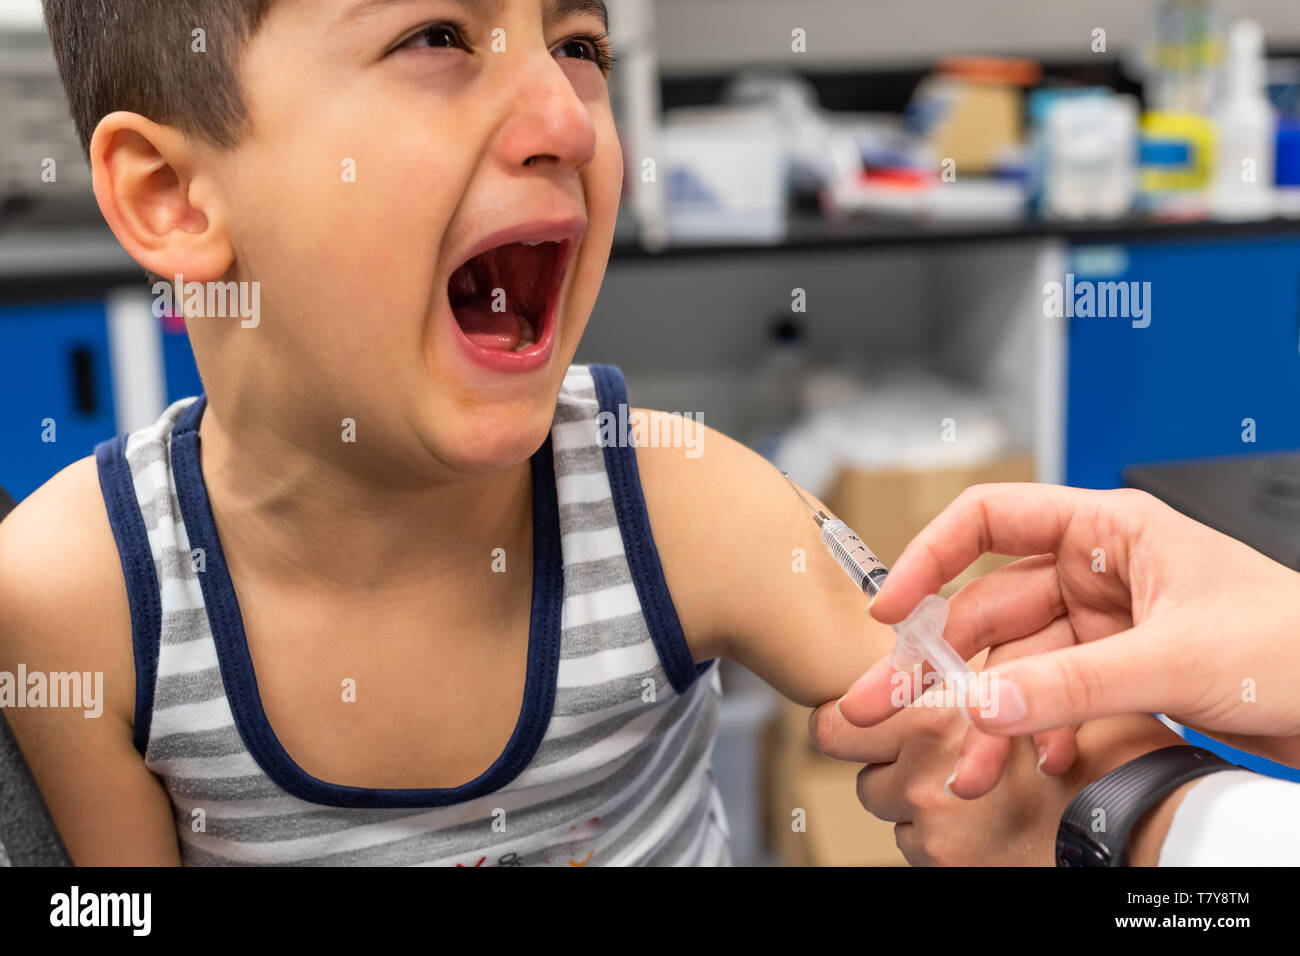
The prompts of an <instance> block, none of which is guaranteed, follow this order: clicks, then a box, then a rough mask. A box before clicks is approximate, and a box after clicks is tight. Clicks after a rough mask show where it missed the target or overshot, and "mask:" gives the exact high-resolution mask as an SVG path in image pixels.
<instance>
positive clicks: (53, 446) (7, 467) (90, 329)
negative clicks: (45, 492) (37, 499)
mask: <svg viewBox="0 0 1300 956" xmlns="http://www.w3.org/2000/svg"><path fill="white" fill-rule="evenodd" d="M0 409H3V414H0V485H2V486H3V487H4V488H5V489H6V490H7V491H8V492H9V493H10V494H11V495H13V496H14V498H16V499H18V500H20V501H21V500H22V499H23V498H24V497H26V496H27V495H29V494H31V493H32V492H33V491H34V490H36V489H37V488H38V487H40V486H41V485H42V484H43V483H44V482H45V481H46V480H47V479H49V478H50V476H52V475H53V474H54V473H55V472H57V471H59V470H60V469H61V468H64V467H65V466H67V465H70V464H71V463H72V462H74V461H76V460H77V459H78V458H82V457H84V456H86V455H89V454H90V453H91V452H93V451H94V448H95V445H96V444H97V443H98V442H100V441H102V440H104V439H105V438H111V437H112V436H113V434H114V430H115V425H114V415H113V381H112V372H111V369H110V363H109V352H108V329H107V325H106V321H105V311H104V304H103V302H100V301H92V302H83V303H59V304H57V305H33V306H21V307H12V306H7V307H0ZM47 420H52V421H53V423H54V426H53V438H54V439H55V440H54V441H46V440H44V439H45V438H48V437H50V432H49V429H48V427H47V426H46V425H45V424H43V423H44V422H46V421H47Z"/></svg>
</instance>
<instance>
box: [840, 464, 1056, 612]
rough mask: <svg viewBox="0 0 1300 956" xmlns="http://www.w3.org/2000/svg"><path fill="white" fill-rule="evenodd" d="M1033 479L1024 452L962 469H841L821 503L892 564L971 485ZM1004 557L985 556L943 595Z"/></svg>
mask: <svg viewBox="0 0 1300 956" xmlns="http://www.w3.org/2000/svg"><path fill="white" fill-rule="evenodd" d="M1034 478H1035V470H1034V460H1033V458H1032V457H1030V456H1028V455H1025V456H1017V457H1011V458H1001V459H997V460H994V461H990V462H988V463H987V464H983V465H974V466H970V467H965V468H939V469H932V470H924V471H922V470H913V469H905V468H897V469H883V470H879V471H863V470H857V469H844V470H843V471H841V472H840V473H839V475H838V476H836V478H835V481H834V482H833V483H832V485H831V488H830V491H828V492H827V494H826V496H825V501H826V505H827V507H829V508H830V509H831V511H832V512H833V513H834V515H835V516H836V517H837V518H840V519H841V520H842V521H844V522H846V523H847V524H848V526H849V527H850V528H852V529H853V530H854V531H856V532H857V533H858V534H860V535H862V538H863V540H864V541H866V543H867V547H869V548H871V550H873V551H874V552H875V553H876V556H877V557H878V558H880V560H881V561H884V562H885V566H886V567H890V566H892V565H893V564H894V562H895V561H897V560H898V558H899V555H901V554H902V553H903V549H904V548H905V547H907V544H908V542H910V541H911V540H912V539H913V538H914V537H916V535H917V534H918V533H919V532H920V531H921V529H922V528H924V527H925V526H926V525H927V524H929V523H930V521H931V520H933V519H934V518H935V517H937V516H938V515H939V512H941V511H943V509H944V508H946V507H947V506H948V505H949V504H950V503H951V502H952V500H953V499H954V498H956V497H957V496H958V495H959V494H961V493H962V492H963V491H965V490H966V489H967V488H968V487H970V486H971V485H979V484H984V483H986V482H998V481H1033V480H1034ZM1008 560H1010V559H1008V558H1006V557H1002V556H999V555H985V556H984V557H982V558H980V559H979V560H977V561H976V562H975V563H974V564H973V565H971V567H970V568H969V569H968V570H967V571H966V573H964V574H962V575H961V576H960V577H959V578H957V579H956V580H955V581H954V582H953V583H952V584H951V585H949V586H948V587H947V588H945V589H944V592H943V593H944V594H949V593H951V592H952V591H955V590H956V589H957V588H959V587H960V586H961V585H962V584H964V583H965V582H966V581H968V580H969V579H970V578H972V577H977V576H979V575H981V574H987V573H988V572H989V571H992V570H993V569H994V568H997V567H1000V566H1001V565H1003V564H1006V563H1007V562H1008Z"/></svg>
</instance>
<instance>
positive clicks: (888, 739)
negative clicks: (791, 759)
mask: <svg viewBox="0 0 1300 956" xmlns="http://www.w3.org/2000/svg"><path fill="white" fill-rule="evenodd" d="M913 723H914V720H913V719H912V718H908V717H907V715H906V714H905V713H904V714H900V715H899V719H898V720H896V721H889V722H887V723H884V724H882V725H881V726H879V727H872V728H869V729H864V728H862V727H855V726H853V725H852V724H850V723H849V722H848V721H846V720H845V719H844V717H843V715H842V714H840V712H839V711H838V709H837V708H836V705H835V703H834V702H831V703H827V704H822V705H821V706H820V707H818V708H817V709H816V710H814V711H813V712H812V714H811V715H810V716H809V718H808V734H809V736H810V737H812V742H813V745H814V746H815V747H816V748H817V749H818V750H820V751H821V752H822V753H824V754H825V755H826V756H828V757H833V758H834V759H836V760H847V761H850V762H852V763H893V762H894V761H895V760H897V759H898V754H899V751H901V750H902V748H903V741H904V740H906V739H907V732H908V729H909V728H910V727H911V726H912V724H913Z"/></svg>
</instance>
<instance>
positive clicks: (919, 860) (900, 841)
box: [894, 823, 935, 866]
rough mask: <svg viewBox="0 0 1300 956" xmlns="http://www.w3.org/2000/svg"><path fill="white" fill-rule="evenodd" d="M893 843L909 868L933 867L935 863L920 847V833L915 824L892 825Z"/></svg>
mask: <svg viewBox="0 0 1300 956" xmlns="http://www.w3.org/2000/svg"><path fill="white" fill-rule="evenodd" d="M894 843H895V845H896V846H897V847H898V849H899V852H901V853H902V854H903V859H905V860H906V861H907V862H908V864H909V865H911V866H934V865H935V863H934V861H933V860H932V859H930V856H929V854H928V853H926V852H925V848H924V847H923V846H922V845H921V831H920V830H918V829H917V828H916V824H915V823H896V824H894Z"/></svg>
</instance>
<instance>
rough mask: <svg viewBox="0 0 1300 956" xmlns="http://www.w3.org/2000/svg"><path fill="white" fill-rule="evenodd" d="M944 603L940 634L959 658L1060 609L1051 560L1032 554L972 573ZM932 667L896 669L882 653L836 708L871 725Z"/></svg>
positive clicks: (905, 698) (907, 696)
mask: <svg viewBox="0 0 1300 956" xmlns="http://www.w3.org/2000/svg"><path fill="white" fill-rule="evenodd" d="M949 608H950V613H949V615H948V624H947V626H946V627H945V628H944V638H945V639H946V640H947V641H948V643H949V644H950V645H952V647H953V649H954V650H955V651H957V653H958V654H960V655H961V657H962V659H963V660H969V659H970V658H971V657H973V656H974V655H975V654H976V653H978V652H979V651H980V650H982V649H984V648H985V647H988V646H990V645H993V644H1001V643H1003V642H1007V641H1012V640H1018V639H1021V638H1023V637H1025V636H1026V635H1030V634H1033V633H1034V632H1036V631H1038V630H1039V629H1041V628H1042V627H1044V626H1045V625H1047V624H1049V623H1050V622H1051V621H1052V620H1054V619H1055V618H1057V617H1058V616H1059V615H1062V614H1064V613H1065V604H1064V601H1063V600H1062V598H1061V589H1060V580H1059V578H1058V577H1057V573H1056V559H1055V558H1054V557H1053V556H1052V555H1037V556H1035V557H1031V558H1025V559H1023V560H1021V561H1017V562H1015V563H1013V564H1010V565H1007V566H1006V567H1003V568H999V569H997V570H996V571H992V572H990V573H989V574H986V575H984V576H982V577H979V578H976V579H975V580H973V581H971V582H969V583H967V584H966V585H965V586H964V587H963V588H962V589H961V590H960V591H958V592H957V594H956V595H955V596H954V597H953V599H952V601H951V602H950V604H949ZM1071 640H1073V637H1071ZM932 671H933V668H932V667H930V665H929V664H926V665H924V667H923V669H922V670H921V673H920V675H917V674H915V673H910V672H899V671H895V670H894V668H893V665H892V663H891V660H890V658H889V657H888V656H886V657H884V658H881V659H880V660H878V661H876V663H875V664H873V665H872V666H871V668H869V669H868V670H867V672H866V673H864V674H863V675H862V676H861V677H859V678H858V680H857V681H856V682H854V684H853V686H852V687H850V688H849V690H848V692H847V693H846V694H845V695H844V696H843V697H841V698H840V712H841V713H842V714H843V715H844V718H845V720H847V721H848V722H849V723H851V724H853V725H854V726H856V727H871V726H874V725H875V724H878V723H880V722H881V721H882V720H885V719H887V718H888V717H890V716H892V715H893V714H895V713H897V711H898V709H899V708H900V707H905V706H907V705H908V704H909V703H911V701H913V700H915V699H916V697H917V696H919V695H920V693H921V691H922V690H923V689H924V688H925V687H926V686H928V685H929V683H930V682H929V681H927V680H926V678H927V676H928V675H929V674H931V673H932ZM918 677H919V680H918Z"/></svg>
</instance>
